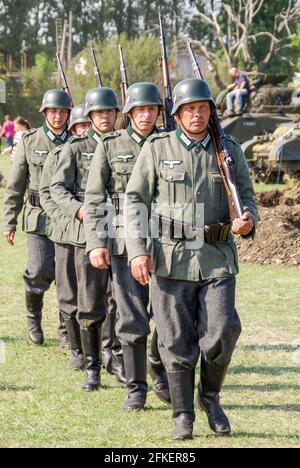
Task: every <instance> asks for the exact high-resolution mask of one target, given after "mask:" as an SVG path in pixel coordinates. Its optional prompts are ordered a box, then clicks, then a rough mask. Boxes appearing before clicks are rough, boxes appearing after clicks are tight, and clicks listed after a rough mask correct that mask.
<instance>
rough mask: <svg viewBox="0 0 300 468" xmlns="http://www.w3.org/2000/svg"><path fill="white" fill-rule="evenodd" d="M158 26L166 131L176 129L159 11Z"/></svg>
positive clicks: (164, 40)
mask: <svg viewBox="0 0 300 468" xmlns="http://www.w3.org/2000/svg"><path fill="white" fill-rule="evenodd" d="M159 27H160V45H161V69H162V78H163V87H164V113H165V119H164V120H165V126H166V130H167V131H168V132H172V131H173V130H175V129H176V125H175V121H174V118H173V117H172V107H173V99H172V87H171V79H170V72H169V61H168V54H167V45H166V38H165V33H164V26H163V21H162V15H161V12H159Z"/></svg>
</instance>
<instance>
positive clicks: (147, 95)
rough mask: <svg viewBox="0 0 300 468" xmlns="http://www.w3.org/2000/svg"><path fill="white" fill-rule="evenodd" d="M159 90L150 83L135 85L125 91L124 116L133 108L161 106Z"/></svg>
mask: <svg viewBox="0 0 300 468" xmlns="http://www.w3.org/2000/svg"><path fill="white" fill-rule="evenodd" d="M162 105H163V103H162V100H161V95H160V90H159V89H158V87H157V86H155V85H154V84H152V83H135V84H133V85H131V86H129V88H128V89H127V92H126V104H125V106H124V109H123V113H124V114H128V113H129V112H130V111H131V110H132V109H133V108H134V107H139V106H162Z"/></svg>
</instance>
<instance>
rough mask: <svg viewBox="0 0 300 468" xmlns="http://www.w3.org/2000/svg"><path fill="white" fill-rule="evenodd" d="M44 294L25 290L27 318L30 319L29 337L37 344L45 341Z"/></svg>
mask: <svg viewBox="0 0 300 468" xmlns="http://www.w3.org/2000/svg"><path fill="white" fill-rule="evenodd" d="M43 298H44V294H33V293H31V292H28V291H26V292H25V300H26V309H27V319H28V338H29V340H30V341H31V342H32V343H34V344H36V345H42V344H43V343H44V333H43V330H42V326H41V323H42V310H43Z"/></svg>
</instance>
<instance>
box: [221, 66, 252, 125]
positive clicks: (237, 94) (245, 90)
mask: <svg viewBox="0 0 300 468" xmlns="http://www.w3.org/2000/svg"><path fill="white" fill-rule="evenodd" d="M229 74H230V76H231V78H233V80H234V83H232V84H230V85H229V86H228V88H227V89H228V91H230V92H229V93H228V94H227V96H226V101H227V109H226V111H225V115H226V116H227V117H231V116H233V115H241V114H242V111H243V107H244V100H245V97H246V96H248V94H249V93H250V83H249V80H248V78H247V76H246V75H245V74H244V73H242V72H241V71H240V70H239V69H238V68H235V67H234V68H231V69H230V70H229ZM234 100H235V107H236V111H235V112H234V108H233V103H234Z"/></svg>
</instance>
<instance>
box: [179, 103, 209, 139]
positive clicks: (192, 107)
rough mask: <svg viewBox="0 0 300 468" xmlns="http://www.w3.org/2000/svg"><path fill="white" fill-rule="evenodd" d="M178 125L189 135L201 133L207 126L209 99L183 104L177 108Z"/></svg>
mask: <svg viewBox="0 0 300 468" xmlns="http://www.w3.org/2000/svg"><path fill="white" fill-rule="evenodd" d="M178 115H179V125H180V123H182V124H183V126H184V129H185V130H187V131H188V133H190V134H191V135H201V134H202V133H204V132H205V131H206V129H207V127H208V123H209V119H210V115H211V109H210V103H209V101H197V102H193V103H191V104H184V105H183V106H181V107H180V109H179V114H178Z"/></svg>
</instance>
